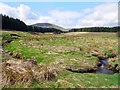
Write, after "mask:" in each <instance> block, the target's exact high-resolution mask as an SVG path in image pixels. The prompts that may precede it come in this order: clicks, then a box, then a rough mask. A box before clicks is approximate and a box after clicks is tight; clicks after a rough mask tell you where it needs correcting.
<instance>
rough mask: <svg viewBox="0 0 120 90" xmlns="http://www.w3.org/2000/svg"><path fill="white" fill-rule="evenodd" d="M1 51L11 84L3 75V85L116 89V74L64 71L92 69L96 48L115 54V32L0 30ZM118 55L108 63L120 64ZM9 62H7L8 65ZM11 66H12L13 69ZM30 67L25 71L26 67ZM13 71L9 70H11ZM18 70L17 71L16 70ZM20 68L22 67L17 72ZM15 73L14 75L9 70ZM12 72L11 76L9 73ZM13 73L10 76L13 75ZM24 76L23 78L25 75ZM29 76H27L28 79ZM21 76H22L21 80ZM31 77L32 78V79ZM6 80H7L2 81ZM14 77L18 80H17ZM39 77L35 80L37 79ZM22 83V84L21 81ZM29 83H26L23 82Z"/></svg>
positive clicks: (116, 45) (6, 75) (5, 71)
mask: <svg viewBox="0 0 120 90" xmlns="http://www.w3.org/2000/svg"><path fill="white" fill-rule="evenodd" d="M0 33H1V34H2V42H0V44H1V45H3V50H1V51H2V52H3V53H2V60H3V62H2V65H3V66H4V68H3V72H2V73H4V77H6V78H7V77H13V76H14V75H15V74H16V76H18V74H17V72H19V73H20V75H21V77H19V78H16V77H15V76H14V79H15V80H13V79H12V80H13V81H11V82H14V83H11V82H10V80H11V79H10V78H9V79H10V80H9V81H7V80H6V78H4V79H3V80H4V87H6V88H7V87H14V88H19V87H23V88H24V87H31V88H117V87H118V84H119V83H118V76H119V73H115V74H112V75H108V74H93V73H73V72H70V71H67V70H65V69H64V68H65V67H66V66H70V67H72V68H73V69H79V68H94V67H95V65H96V62H97V60H98V58H96V57H94V56H91V52H92V51H94V50H97V51H99V52H101V53H103V54H105V53H106V55H108V56H109V55H111V52H110V51H111V50H112V51H113V52H114V53H116V54H118V52H120V51H119V50H118V37H117V33H104V32H102V33H101V32H92V33H88V32H74V33H72V32H71V33H63V34H52V33H51V34H49V33H45V34H42V33H30V32H19V31H0ZM118 61H120V59H119V58H118V57H115V58H111V59H110V60H109V63H110V65H111V66H114V65H115V64H119V63H118ZM8 64H9V65H8ZM13 67H14V68H13ZM27 68H29V70H31V71H30V72H31V73H32V74H30V72H29V73H28V71H27V70H28V69H27ZM10 70H12V71H10ZM17 70H18V71H17ZM20 70H23V71H22V72H20ZM10 72H11V73H15V74H14V75H13V74H11V73H10ZM10 75H11V76H10ZM12 75H13V76H12ZM24 77H25V78H24ZM28 77H29V78H28ZM20 78H21V79H20ZM33 78H34V80H33ZM5 80H6V81H5ZM17 80H18V81H19V80H20V81H19V83H17ZM37 80H38V81H37ZM21 82H22V83H21ZM24 82H25V83H26V82H28V84H24Z"/></svg>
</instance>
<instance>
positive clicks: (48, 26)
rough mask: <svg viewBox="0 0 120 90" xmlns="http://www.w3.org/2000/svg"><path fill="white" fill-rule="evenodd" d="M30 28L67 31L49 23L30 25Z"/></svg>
mask: <svg viewBox="0 0 120 90" xmlns="http://www.w3.org/2000/svg"><path fill="white" fill-rule="evenodd" d="M31 26H36V27H42V28H54V29H58V30H61V31H68V29H65V28H63V27H60V26H58V25H55V24H51V23H36V24H33V25H31Z"/></svg>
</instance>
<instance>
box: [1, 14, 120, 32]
mask: <svg viewBox="0 0 120 90" xmlns="http://www.w3.org/2000/svg"><path fill="white" fill-rule="evenodd" d="M0 15H1V16H2V29H7V30H18V31H27V32H29V31H30V32H42V33H45V32H54V33H62V32H63V31H61V30H58V29H55V28H42V27H35V26H27V25H26V24H25V23H24V22H23V21H21V20H19V19H14V18H12V17H9V16H6V15H2V14H0ZM119 29H120V27H90V28H77V29H71V30H69V32H117V31H118V30H119Z"/></svg>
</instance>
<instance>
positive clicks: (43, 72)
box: [1, 60, 60, 85]
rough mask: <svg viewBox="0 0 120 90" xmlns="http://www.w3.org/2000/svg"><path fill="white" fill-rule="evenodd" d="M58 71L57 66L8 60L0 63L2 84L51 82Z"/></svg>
mask: <svg viewBox="0 0 120 90" xmlns="http://www.w3.org/2000/svg"><path fill="white" fill-rule="evenodd" d="M59 71H60V68H59V67H58V65H53V64H49V65H46V64H42V63H40V64H37V65H34V64H32V63H31V62H29V61H22V60H16V61H15V60H9V61H6V62H2V72H1V73H2V84H3V85H14V84H18V83H20V84H26V85H28V84H30V83H31V82H33V81H36V82H40V81H42V80H52V79H54V78H55V77H56V76H57V75H58V72H59Z"/></svg>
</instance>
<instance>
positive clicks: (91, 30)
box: [69, 26, 120, 32]
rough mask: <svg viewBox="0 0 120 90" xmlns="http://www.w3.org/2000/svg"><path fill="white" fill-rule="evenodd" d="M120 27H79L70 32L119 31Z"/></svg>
mask: <svg viewBox="0 0 120 90" xmlns="http://www.w3.org/2000/svg"><path fill="white" fill-rule="evenodd" d="M119 29H120V27H118V26H116V27H89V28H77V29H71V30H69V32H117V31H118V30H119Z"/></svg>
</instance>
